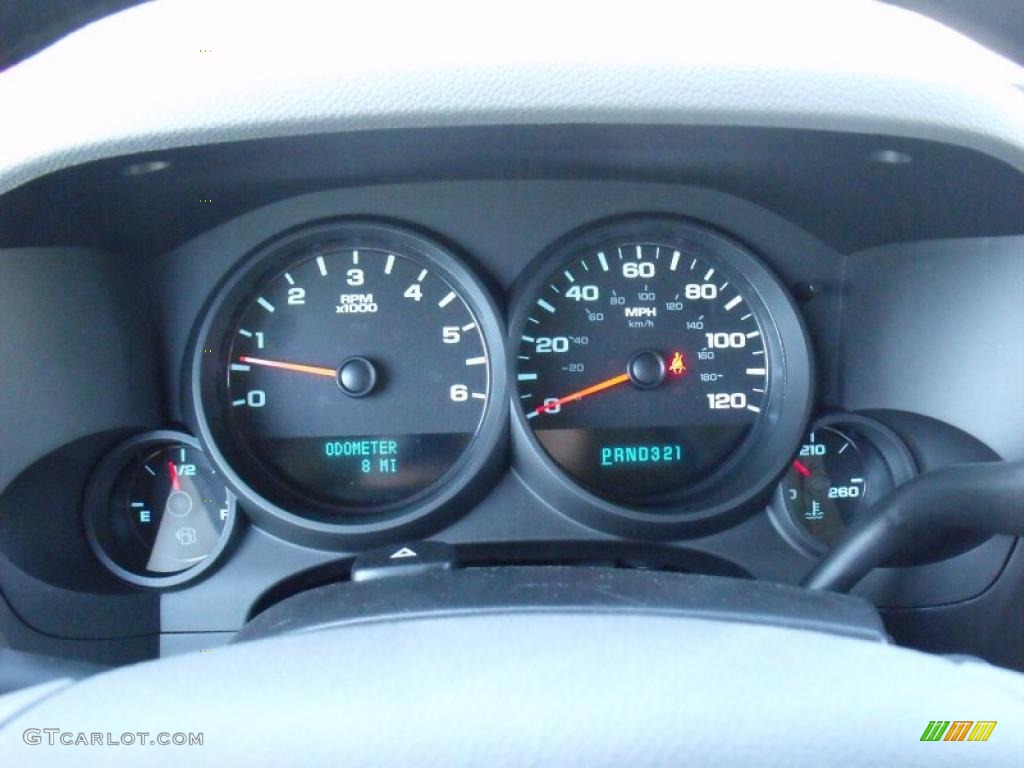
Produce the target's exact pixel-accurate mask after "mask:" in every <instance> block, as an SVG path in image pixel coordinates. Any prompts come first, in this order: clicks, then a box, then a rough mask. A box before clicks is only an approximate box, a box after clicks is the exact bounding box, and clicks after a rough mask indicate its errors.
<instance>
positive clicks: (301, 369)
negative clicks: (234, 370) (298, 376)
mask: <svg viewBox="0 0 1024 768" xmlns="http://www.w3.org/2000/svg"><path fill="white" fill-rule="evenodd" d="M238 359H239V360H240V361H241V362H243V363H249V364H250V365H265V366H266V367H267V368H281V369H282V370H285V371H295V372H297V373H311V374H313V375H314V376H330V377H331V378H332V379H333V378H334V377H335V376H337V374H338V372H337V371H335V370H334V369H333V368H319V367H317V366H315V365H299V364H298V363H284V362H281V361H280V360H264V359H262V358H259V357H247V356H245V355H242V356H241V357H240V358H238Z"/></svg>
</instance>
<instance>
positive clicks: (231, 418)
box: [222, 245, 490, 514]
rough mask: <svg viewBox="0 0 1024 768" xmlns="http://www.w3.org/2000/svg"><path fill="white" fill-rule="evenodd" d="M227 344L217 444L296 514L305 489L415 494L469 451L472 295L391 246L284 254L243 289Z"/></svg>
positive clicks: (356, 497)
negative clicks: (222, 425) (223, 426)
mask: <svg viewBox="0 0 1024 768" xmlns="http://www.w3.org/2000/svg"><path fill="white" fill-rule="evenodd" d="M226 350H227V359H226V360H225V361H224V374H223V375H224V379H223V385H224V387H225V391H224V395H223V397H224V403H225V405H226V411H227V412H226V418H225V420H226V423H227V431H228V433H229V435H230V439H229V440H228V441H227V442H228V443H230V446H229V449H228V451H225V453H226V454H227V453H228V452H230V455H229V456H228V459H229V461H230V462H231V464H232V467H233V468H234V469H235V470H236V471H237V472H238V473H239V474H240V475H241V476H242V477H243V478H244V480H245V481H246V482H247V483H249V485H250V486H252V487H253V488H254V489H256V490H257V491H258V492H259V493H261V494H262V495H263V496H264V497H266V498H269V499H271V500H273V501H275V502H276V503H279V504H280V505H281V506H287V507H289V508H291V509H293V510H295V511H297V512H299V513H300V514H303V513H306V512H308V506H309V505H308V504H306V505H304V504H303V501H307V502H310V501H311V502H313V503H314V504H318V505H324V506H327V507H329V508H330V509H329V512H330V513H332V514H333V513H335V512H354V513H360V512H379V511H380V510H382V509H383V508H386V507H389V506H394V505H397V504H400V503H405V502H409V501H410V500H412V499H413V498H414V497H417V496H418V495H421V494H424V493H425V492H427V491H428V489H430V488H431V487H433V486H434V485H435V484H437V483H439V482H440V481H441V479H442V478H444V477H445V475H446V474H447V473H448V472H449V471H450V470H452V469H453V467H455V466H456V464H458V463H459V461H460V459H461V458H462V457H463V455H464V454H465V452H466V450H467V447H468V446H469V444H470V442H471V441H472V440H473V438H474V436H475V435H476V433H477V431H478V429H479V427H480V423H481V419H482V417H483V414H484V410H485V404H486V401H487V396H488V386H489V381H490V376H489V359H488V350H487V347H486V344H485V342H484V339H483V336H482V334H481V330H480V328H479V327H478V324H477V318H476V317H475V316H474V314H473V311H472V310H471V309H470V306H469V304H468V303H467V302H466V300H465V299H464V298H463V297H462V295H460V293H459V291H457V290H456V289H455V288H454V287H453V285H452V283H451V282H450V281H449V279H448V278H447V277H446V276H445V275H444V274H442V273H441V271H440V269H438V268H436V267H435V266H434V265H433V264H432V263H429V262H427V261H425V260H423V259H420V258H418V257H416V256H415V255H410V254H407V253H403V251H402V249H400V248H395V249H391V248H382V247H334V246H325V245H317V246H315V247H312V248H306V249H305V250H304V251H303V252H301V253H299V254H297V255H294V256H292V257H291V258H290V259H289V260H288V261H287V262H286V263H285V265H284V268H283V269H278V270H277V271H275V272H274V273H273V274H271V275H270V276H269V277H268V278H266V279H264V280H262V281H261V282H258V283H256V284H255V286H254V288H253V290H251V292H250V293H249V295H247V296H246V297H245V298H244V300H243V301H242V303H241V308H240V311H239V312H238V314H237V320H236V321H235V322H234V324H233V327H231V328H230V329H229V331H228V342H227V344H226ZM222 449H223V448H222Z"/></svg>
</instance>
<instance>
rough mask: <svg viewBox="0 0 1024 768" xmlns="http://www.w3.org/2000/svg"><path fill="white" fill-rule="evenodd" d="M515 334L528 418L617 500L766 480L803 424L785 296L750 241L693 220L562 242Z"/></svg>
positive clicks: (572, 469)
mask: <svg viewBox="0 0 1024 768" xmlns="http://www.w3.org/2000/svg"><path fill="white" fill-rule="evenodd" d="M769 302H770V303H771V306H769ZM780 316H781V317H780ZM780 321H781V322H780ZM512 332H513V334H514V336H513V338H512V343H513V344H514V345H516V346H517V347H518V349H517V351H516V353H515V369H516V371H515V379H516V385H517V392H516V397H515V400H516V403H517V410H518V411H519V414H520V416H521V420H522V424H523V425H524V426H525V428H526V429H527V430H528V434H529V435H531V436H532V438H533V439H534V440H535V441H536V443H537V444H538V445H539V447H540V448H541V449H542V451H543V455H544V456H546V458H547V459H549V460H550V461H551V462H552V463H553V464H554V465H555V466H556V467H557V468H558V469H559V470H560V471H561V472H563V473H565V474H566V475H568V476H569V477H570V478H571V479H572V480H573V481H575V483H576V484H578V485H579V486H580V487H581V488H582V489H584V491H585V492H586V494H590V495H592V496H596V497H599V498H600V499H603V500H606V501H610V502H613V503H615V504H619V505H624V506H629V507H634V508H641V509H646V510H648V511H652V512H656V511H657V509H652V508H661V511H662V512H667V513H670V514H671V513H672V512H678V511H680V510H683V509H687V505H688V504H690V505H691V507H690V509H692V505H696V504H698V503H702V502H703V503H704V504H706V503H707V502H708V501H709V500H711V499H715V498H721V497H722V494H723V492H724V490H725V489H727V488H733V489H734V490H735V489H737V488H745V489H746V491H748V492H749V491H751V490H752V489H754V488H757V489H763V488H764V486H766V485H767V483H768V482H769V481H770V480H771V479H772V478H771V476H772V474H773V473H777V472H778V471H779V470H781V467H782V465H783V464H784V463H785V461H786V459H787V457H788V455H789V453H790V452H791V451H792V446H793V445H794V443H795V441H796V439H797V438H798V437H799V432H800V428H801V426H802V422H803V420H804V419H805V418H806V413H807V408H808V405H809V397H808V395H809V360H808V357H807V347H806V341H805V337H804V335H803V332H802V329H801V327H800V323H799V321H798V320H797V318H796V316H795V312H794V309H793V306H792V303H791V302H790V301H789V300H788V299H787V298H786V296H785V294H784V293H783V292H782V290H781V287H780V286H779V285H778V283H777V281H775V279H774V278H773V277H772V276H771V275H770V274H769V273H768V272H767V271H766V270H765V269H764V267H763V266H761V265H760V263H759V262H757V261H756V260H755V259H754V258H753V257H752V256H750V255H749V254H748V253H747V252H746V251H745V250H743V249H742V248H741V247H739V246H738V245H736V244H735V243H733V242H731V241H729V240H726V239H724V238H722V237H721V236H719V235H717V234H714V233H711V232H709V231H708V230H705V229H702V228H698V227H696V226H693V225H690V224H687V223H682V222H676V221H671V220H665V219H642V220H633V221H626V222H622V223H617V224H613V225H609V226H605V227H602V228H599V229H597V230H594V231H591V232H589V233H586V234H584V235H583V236H580V237H575V238H571V239H570V240H568V241H566V242H563V243H561V244H559V245H558V246H556V247H555V249H554V253H553V254H552V255H550V256H548V257H547V258H546V259H545V265H544V268H543V269H542V270H541V271H540V273H539V274H538V275H537V276H536V277H535V278H534V279H533V280H531V281H530V283H529V284H528V285H527V286H525V287H524V289H523V291H522V293H521V295H520V302H519V310H518V311H517V313H516V317H515V319H514V322H513V324H512ZM787 390H788V392H787ZM794 398H795V399H794ZM773 444H775V445H781V446H786V447H787V448H786V450H784V451H782V452H781V453H779V454H778V455H774V456H773V455H770V453H768V451H769V450H770V446H771V445H773ZM747 477H756V482H754V483H753V484H751V483H750V481H749V480H745V478H747ZM737 483H739V484H740V485H738V486H737Z"/></svg>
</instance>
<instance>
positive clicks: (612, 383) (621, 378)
mask: <svg viewBox="0 0 1024 768" xmlns="http://www.w3.org/2000/svg"><path fill="white" fill-rule="evenodd" d="M627 381H629V374H628V373H620V374H619V375H618V376H612V377H611V378H610V379H605V380H604V381H601V382H598V383H597V384H594V385H592V386H589V387H587V388H586V389H581V390H579V391H577V392H573V393H572V394H571V395H566V396H565V397H560V398H558V399H557V400H554V401H551V402H548V403H546V404H545V405H541V406H538V407H537V409H536V411H535V412H536V413H544V412H546V411H550V410H554V409H555V408H559V407H561V406H563V405H565V404H566V403H571V402H573V401H576V400H582V399H583V398H584V397H587V396H588V395H594V394H597V393H598V392H603V391H604V390H606V389H611V388H612V387H617V386H618V385H619V384H625V383H626V382H627Z"/></svg>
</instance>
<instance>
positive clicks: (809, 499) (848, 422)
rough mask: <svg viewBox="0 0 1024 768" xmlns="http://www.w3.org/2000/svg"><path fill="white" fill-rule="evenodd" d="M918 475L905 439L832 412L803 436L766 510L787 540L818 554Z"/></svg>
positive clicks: (856, 417)
mask: <svg viewBox="0 0 1024 768" xmlns="http://www.w3.org/2000/svg"><path fill="white" fill-rule="evenodd" d="M915 473H916V467H915V464H914V459H913V457H912V456H911V454H910V451H909V450H908V449H907V447H906V445H904V443H903V441H902V440H901V439H900V438H899V437H898V436H897V435H896V433H895V432H893V431H892V430H891V429H889V428H888V427H886V426H885V425H884V424H882V423H880V422H879V421H877V420H876V419H874V418H871V417H869V416H862V415H860V414H853V413H836V414H832V415H830V416H826V417H824V418H821V419H818V420H817V421H816V422H814V424H813V425H812V426H811V428H810V430H809V431H808V432H807V434H806V435H805V436H804V439H803V442H802V443H801V445H800V448H799V449H798V450H797V453H796V455H795V456H794V457H793V459H792V461H791V463H790V465H789V469H788V470H787V471H786V474H785V475H783V477H782V482H780V483H779V491H778V494H777V496H776V502H775V503H774V504H773V505H772V506H771V507H770V513H771V515H772V518H773V520H774V521H775V523H776V527H777V528H778V529H779V530H780V532H781V533H782V534H783V535H784V536H785V538H786V539H788V540H789V542H790V543H791V544H793V545H794V546H796V547H797V548H799V549H802V550H804V551H805V552H806V553H807V554H812V555H818V554H821V553H822V552H824V551H825V550H827V549H828V548H829V547H831V546H833V545H834V544H835V543H836V541H837V540H838V539H839V538H840V537H841V536H842V535H843V534H844V533H845V532H846V530H847V528H849V527H850V525H851V524H852V523H853V522H854V520H856V519H857V518H858V517H860V516H862V515H870V514H871V507H872V505H873V504H874V503H875V502H876V501H878V500H879V499H880V498H882V497H883V496H885V495H886V494H887V493H889V491H891V490H892V489H893V488H894V487H895V486H897V485H900V484H902V483H905V482H906V481H907V480H909V479H910V478H911V477H913V476H914V474H915Z"/></svg>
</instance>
